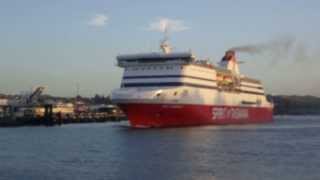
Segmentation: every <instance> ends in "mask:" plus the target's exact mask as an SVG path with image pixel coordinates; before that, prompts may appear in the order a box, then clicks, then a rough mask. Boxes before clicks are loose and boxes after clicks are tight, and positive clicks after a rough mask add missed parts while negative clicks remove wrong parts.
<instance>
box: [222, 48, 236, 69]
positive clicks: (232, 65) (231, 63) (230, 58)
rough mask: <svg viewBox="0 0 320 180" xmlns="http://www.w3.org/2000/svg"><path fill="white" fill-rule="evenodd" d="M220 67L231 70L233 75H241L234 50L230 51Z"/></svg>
mask: <svg viewBox="0 0 320 180" xmlns="http://www.w3.org/2000/svg"><path fill="white" fill-rule="evenodd" d="M220 67H222V68H225V69H228V70H230V71H231V72H232V73H233V74H240V72H239V67H238V62H237V59H236V53H235V51H233V50H228V51H227V52H226V53H225V55H224V56H223V58H222V59H221V62H220Z"/></svg>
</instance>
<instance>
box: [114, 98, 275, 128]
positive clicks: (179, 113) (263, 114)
mask: <svg viewBox="0 0 320 180" xmlns="http://www.w3.org/2000/svg"><path fill="white" fill-rule="evenodd" d="M119 106H120V108H121V109H122V110H123V111H124V112H125V114H126V115H127V117H128V119H129V121H130V125H131V126H132V127H136V128H151V127H180V126H181V127H182V126H199V125H210V124H213V125H227V124H249V123H267V122H272V119H273V112H272V111H273V110H272V107H242V106H212V105H189V104H188V105H185V104H143V103H128V104H119Z"/></svg>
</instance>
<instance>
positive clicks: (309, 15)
mask: <svg viewBox="0 0 320 180" xmlns="http://www.w3.org/2000/svg"><path fill="white" fill-rule="evenodd" d="M319 19H320V1H317V0H308V1H302V0H299V1H298V0H291V1H279V0H268V1H256V0H239V1H231V0H224V1H216V0H198V1H194V0H190V1H183V0H179V1H178V0H176V1H175V0H162V1H153V0H139V1H137V0H90V1H88V0H54V1H51V0H50V1H49V0H47V1H46V0H28V1H21V0H0V93H5V94H16V93H20V92H22V91H26V90H30V89H32V88H33V87H35V86H38V85H44V86H46V87H47V92H46V93H47V94H51V95H55V96H75V95H76V92H77V88H76V87H77V84H78V85H79V87H80V94H81V95H82V96H93V95H95V94H101V95H109V94H110V92H111V91H112V89H115V88H118V87H119V86H120V80H121V76H122V69H121V68H119V67H117V66H116V59H115V57H116V56H117V55H118V54H122V53H125V54H127V53H141V52H150V51H159V48H158V47H159V42H160V41H161V39H162V38H163V33H162V32H161V31H162V30H163V29H161V28H162V27H161V25H162V24H161V23H163V22H166V23H168V24H170V27H171V32H170V34H169V39H170V43H171V45H172V46H173V47H174V50H175V51H188V50H189V49H191V50H192V52H194V53H195V55H196V56H197V57H199V58H210V60H211V61H212V62H218V61H219V60H220V58H221V57H222V56H223V54H224V52H225V51H226V50H228V49H229V48H231V47H234V46H241V45H246V44H259V43H265V42H272V41H275V40H278V39H283V38H290V39H294V42H295V45H294V47H293V48H292V49H291V50H290V53H287V54H285V55H283V54H281V55H279V54H276V55H274V53H273V52H266V53H260V54H245V53H240V54H238V58H239V59H240V60H241V61H244V64H241V66H240V68H241V73H242V74H246V75H248V76H250V77H255V78H258V79H260V80H261V81H262V82H263V84H264V86H265V89H266V91H267V93H269V94H288V95H293V94H296V95H315V96H320V80H319V78H320V71H318V68H319V67H320V61H319V58H318V57H320V56H319V55H320V53H319V52H320V45H319V42H320V41H319V40H320V33H319V32H320V23H319Z"/></svg>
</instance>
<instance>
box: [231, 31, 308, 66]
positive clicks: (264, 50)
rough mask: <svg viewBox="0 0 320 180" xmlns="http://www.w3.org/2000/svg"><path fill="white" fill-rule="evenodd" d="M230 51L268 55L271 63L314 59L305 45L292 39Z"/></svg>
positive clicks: (238, 47) (245, 46)
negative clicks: (284, 59)
mask: <svg viewBox="0 0 320 180" xmlns="http://www.w3.org/2000/svg"><path fill="white" fill-rule="evenodd" d="M230 50H233V51H236V52H239V53H247V54H251V55H268V56H269V57H271V60H272V61H273V63H275V62H276V61H278V60H280V59H283V58H286V59H289V60H292V61H294V62H296V61H304V60H311V59H312V57H314V55H313V54H312V52H310V49H309V48H308V47H307V45H306V43H305V42H302V41H299V40H297V39H296V38H294V37H280V38H276V39H273V40H270V41H267V42H262V43H256V44H247V45H241V46H235V47H232V48H230Z"/></svg>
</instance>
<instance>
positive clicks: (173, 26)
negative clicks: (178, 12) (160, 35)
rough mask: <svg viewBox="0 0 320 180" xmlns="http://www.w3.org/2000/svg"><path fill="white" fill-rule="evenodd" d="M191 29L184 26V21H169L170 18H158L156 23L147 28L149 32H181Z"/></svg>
mask: <svg viewBox="0 0 320 180" xmlns="http://www.w3.org/2000/svg"><path fill="white" fill-rule="evenodd" d="M187 29H190V28H189V27H188V26H186V25H185V24H184V22H183V21H182V20H177V19H169V18H158V19H157V20H156V21H154V22H151V23H150V24H149V26H148V28H147V30H149V31H159V32H166V31H168V32H180V31H185V30H187Z"/></svg>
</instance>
